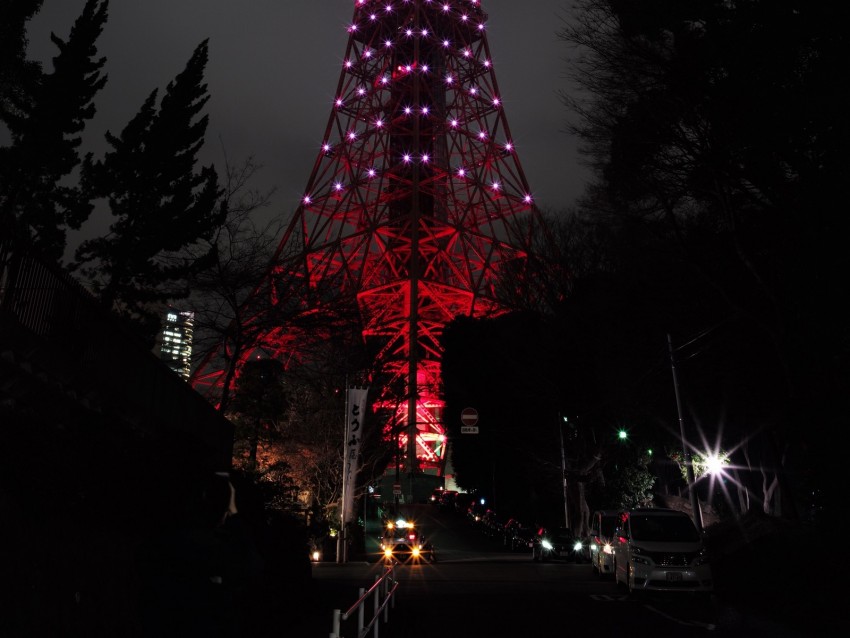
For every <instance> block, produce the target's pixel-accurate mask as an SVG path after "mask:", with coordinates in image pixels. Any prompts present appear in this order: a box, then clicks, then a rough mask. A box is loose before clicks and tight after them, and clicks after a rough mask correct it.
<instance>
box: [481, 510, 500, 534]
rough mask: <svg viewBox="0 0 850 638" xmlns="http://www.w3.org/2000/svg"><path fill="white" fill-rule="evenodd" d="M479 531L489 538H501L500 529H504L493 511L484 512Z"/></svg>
mask: <svg viewBox="0 0 850 638" xmlns="http://www.w3.org/2000/svg"><path fill="white" fill-rule="evenodd" d="M480 527H481V531H482V532H484V534H485V535H486V536H491V537H494V538H498V537H501V535H502V529H503V527H504V523H503V522H502V519H501V518H499V515H498V514H496V512H494V511H493V510H490V509H488V510H486V511H485V512H484V515H483V516H482V517H481V526H480Z"/></svg>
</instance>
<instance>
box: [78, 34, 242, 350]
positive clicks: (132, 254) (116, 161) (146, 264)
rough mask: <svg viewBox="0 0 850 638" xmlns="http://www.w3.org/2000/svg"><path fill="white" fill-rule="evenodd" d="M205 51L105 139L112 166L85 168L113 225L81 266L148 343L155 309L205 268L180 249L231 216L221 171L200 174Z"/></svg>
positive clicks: (203, 47) (85, 252)
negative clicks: (221, 200) (222, 203)
mask: <svg viewBox="0 0 850 638" xmlns="http://www.w3.org/2000/svg"><path fill="white" fill-rule="evenodd" d="M207 49H208V45H207V41H204V42H202V43H201V44H199V45H198V47H197V48H196V49H195V51H194V53H193V54H192V57H191V58H190V59H189V61H188V63H187V64H186V67H185V69H184V70H183V71H182V72H181V73H179V74H178V75H177V77H176V78H175V79H174V80H173V81H172V82H170V83H169V84H168V86H167V88H166V90H165V95H164V96H163V98H162V100H161V102H160V104H159V108H157V106H156V98H157V91H156V90H154V91H153V92H152V93H151V94H150V95H149V96H148V98H147V99H146V100H145V102H144V104H143V105H142V107H141V110H140V111H139V112H138V113H137V114H136V116H135V117H134V118H133V119H132V120H131V121H130V122H129V123H128V124H127V126H126V127H125V128H124V130H123V131H122V132H121V135H120V136H115V135H113V134H111V133H107V135H106V139H107V142H108V143H109V145H110V147H111V148H112V150H111V151H108V152H107V153H106V155H105V157H104V159H103V160H97V161H95V160H93V159H92V157H91V155H89V156H87V157H86V160H85V162H84V165H83V183H84V185H85V187H86V189H87V192H88V193H89V195H90V196H91V197H93V198H103V199H105V200H106V201H107V202H108V205H109V210H110V213H111V214H112V216H113V217H114V218H115V221H114V222H113V223H112V225H111V226H110V232H109V234H108V235H107V236H105V237H99V238H96V239H91V240H88V241H86V242H83V244H82V245H81V246H80V248H79V249H78V250H77V253H76V260H77V263H76V267H77V268H79V269H80V270H81V272H82V273H83V274H84V275H86V276H87V277H88V278H89V279H90V280H91V284H92V286H93V287H94V288H95V289H96V290H97V292H98V294H99V295H100V298H101V300H102V301H103V303H104V305H106V306H108V307H110V308H112V309H113V310H115V311H116V312H117V313H118V314H119V315H121V316H122V317H124V318H126V319H128V320H129V321H131V322H133V323H134V324H136V326H137V327H138V328H139V330H140V331H141V332H142V333H143V334H146V335H148V336H149V337H150V338H152V337H153V335H155V334H156V332H157V330H158V327H159V319H158V316H159V308H158V307H157V306H156V304H157V303H164V302H166V301H168V300H173V299H180V298H184V297H186V296H187V295H188V292H189V291H188V290H187V289H186V287H185V278H186V276H187V275H188V273H189V272H191V271H192V270H193V269H195V268H198V267H200V266H202V265H203V263H204V260H203V258H193V259H188V258H185V257H184V256H182V255H181V254H180V251H181V249H183V248H184V247H187V246H189V245H191V244H193V243H194V242H196V241H197V240H198V239H201V238H203V239H209V238H210V237H211V235H212V233H213V232H214V230H215V227H216V226H217V225H218V224H220V223H221V221H222V220H223V218H224V215H225V214H226V211H225V210H222V209H220V208H219V207H218V206H217V203H218V197H219V195H220V192H219V188H218V178H217V175H216V172H215V170H214V168H213V167H212V166H207V167H203V168H201V169H200V170H199V171H197V172H196V170H195V165H196V163H197V154H198V151H199V150H200V148H201V146H202V145H203V142H204V134H205V132H206V128H207V120H208V117H207V116H206V115H201V112H202V110H203V108H204V105H205V104H206V102H207V100H208V99H209V95H208V94H207V89H206V84H204V83H203V75H204V69H205V67H206V64H207V59H208V50H207Z"/></svg>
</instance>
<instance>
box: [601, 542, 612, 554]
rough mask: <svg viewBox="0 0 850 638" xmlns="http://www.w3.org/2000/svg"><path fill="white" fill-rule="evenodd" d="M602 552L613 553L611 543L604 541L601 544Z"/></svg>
mask: <svg viewBox="0 0 850 638" xmlns="http://www.w3.org/2000/svg"><path fill="white" fill-rule="evenodd" d="M602 553H603V554H613V553H614V548H613V547H611V543H605V544H604V545H603V546H602Z"/></svg>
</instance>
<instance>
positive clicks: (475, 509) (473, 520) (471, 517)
mask: <svg viewBox="0 0 850 638" xmlns="http://www.w3.org/2000/svg"><path fill="white" fill-rule="evenodd" d="M486 513H487V508H485V507H484V505H482V504H481V502H480V501H472V502H471V503H470V504H469V509H467V510H466V520H468V521H469V523H470V525H472V526H473V527H475V528H479V527H481V519H482V518H484V514H486Z"/></svg>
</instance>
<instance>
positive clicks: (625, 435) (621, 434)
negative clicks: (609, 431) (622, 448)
mask: <svg viewBox="0 0 850 638" xmlns="http://www.w3.org/2000/svg"><path fill="white" fill-rule="evenodd" d="M617 438H619V439H620V440H621V441H625V440H626V439H627V438H629V433H628V432H626V431H625V430H620V431H619V432H617Z"/></svg>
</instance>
